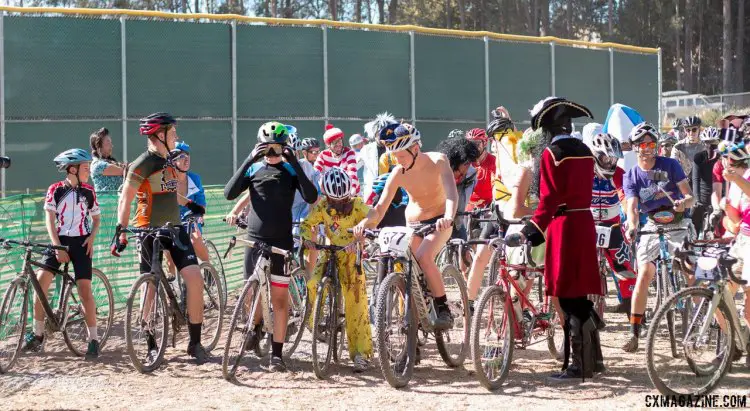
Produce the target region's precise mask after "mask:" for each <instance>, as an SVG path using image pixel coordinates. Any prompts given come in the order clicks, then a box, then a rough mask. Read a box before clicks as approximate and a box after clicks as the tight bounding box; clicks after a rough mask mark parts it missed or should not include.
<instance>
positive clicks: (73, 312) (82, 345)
mask: <svg viewBox="0 0 750 411" xmlns="http://www.w3.org/2000/svg"><path fill="white" fill-rule="evenodd" d="M91 294H93V296H94V301H95V302H96V329H97V333H98V334H99V337H98V338H99V349H100V350H101V349H102V348H103V347H104V344H106V343H107V339H108V338H109V330H110V328H112V322H113V320H114V316H115V297H114V294H113V293H112V286H111V285H110V284H109V280H108V279H107V277H106V276H105V275H104V274H103V273H102V272H101V271H99V270H97V269H96V268H94V269H93V270H92V275H91ZM63 301H64V304H63V310H64V313H63V318H65V319H66V321H65V327H64V328H63V329H62V335H63V339H64V340H65V345H67V346H68V348H69V349H70V351H71V352H72V353H73V354H75V355H77V356H79V357H83V356H84V355H85V354H86V350H87V349H88V343H89V340H90V338H89V330H88V326H87V325H86V318H85V317H84V308H83V302H82V300H81V297H80V296H79V295H78V287H77V286H75V285H72V286H70V287H68V289H67V290H66V291H65V295H64V296H63Z"/></svg>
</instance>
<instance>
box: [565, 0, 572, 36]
mask: <svg viewBox="0 0 750 411" xmlns="http://www.w3.org/2000/svg"><path fill="white" fill-rule="evenodd" d="M565 31H566V33H567V37H568V38H569V39H572V38H573V4H572V3H570V2H569V3H568V4H566V5H565Z"/></svg>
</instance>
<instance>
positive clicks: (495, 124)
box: [487, 117, 513, 137]
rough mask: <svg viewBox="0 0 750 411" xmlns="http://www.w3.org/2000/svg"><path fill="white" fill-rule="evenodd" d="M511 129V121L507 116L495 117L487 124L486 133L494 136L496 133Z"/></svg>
mask: <svg viewBox="0 0 750 411" xmlns="http://www.w3.org/2000/svg"><path fill="white" fill-rule="evenodd" d="M508 130H511V131H512V130H513V122H512V121H510V119H509V118H507V117H496V118H494V119H493V120H492V121H490V123H489V124H487V135H488V136H492V137H494V136H495V134H497V133H502V132H503V131H508Z"/></svg>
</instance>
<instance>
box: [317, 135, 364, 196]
mask: <svg viewBox="0 0 750 411" xmlns="http://www.w3.org/2000/svg"><path fill="white" fill-rule="evenodd" d="M314 167H315V169H316V170H318V171H319V172H320V175H321V178H322V176H323V173H325V172H326V171H328V170H329V169H331V168H333V167H338V168H341V169H343V170H344V171H345V172H346V174H348V175H349V178H350V179H351V180H352V195H354V196H357V195H359V179H358V178H357V153H356V152H354V150H352V149H351V148H349V147H344V151H342V152H341V155H339V156H337V155H335V154H333V151H331V149H325V150H323V151H321V152H320V155H318V159H317V160H315V165H314Z"/></svg>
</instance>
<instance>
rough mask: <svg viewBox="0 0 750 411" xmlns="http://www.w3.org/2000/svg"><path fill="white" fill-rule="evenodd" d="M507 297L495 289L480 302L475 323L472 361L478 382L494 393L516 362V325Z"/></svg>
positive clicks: (487, 292)
mask: <svg viewBox="0 0 750 411" xmlns="http://www.w3.org/2000/svg"><path fill="white" fill-rule="evenodd" d="M507 308H508V307H506V295H505V291H504V290H503V289H502V287H500V286H497V285H494V286H491V287H489V288H487V289H485V290H484V292H483V293H482V295H481V296H480V297H479V300H478V301H477V305H476V310H475V311H474V317H473V318H472V322H471V358H472V362H473V363H474V371H475V372H476V376H477V379H478V380H479V383H480V384H482V386H483V387H485V388H487V389H488V390H491V391H494V390H497V389H498V388H500V386H501V385H502V384H503V382H504V381H505V379H506V378H507V377H508V370H509V369H510V364H511V362H512V361H513V348H514V343H513V325H512V324H511V323H510V316H509V315H508V313H507Z"/></svg>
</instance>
